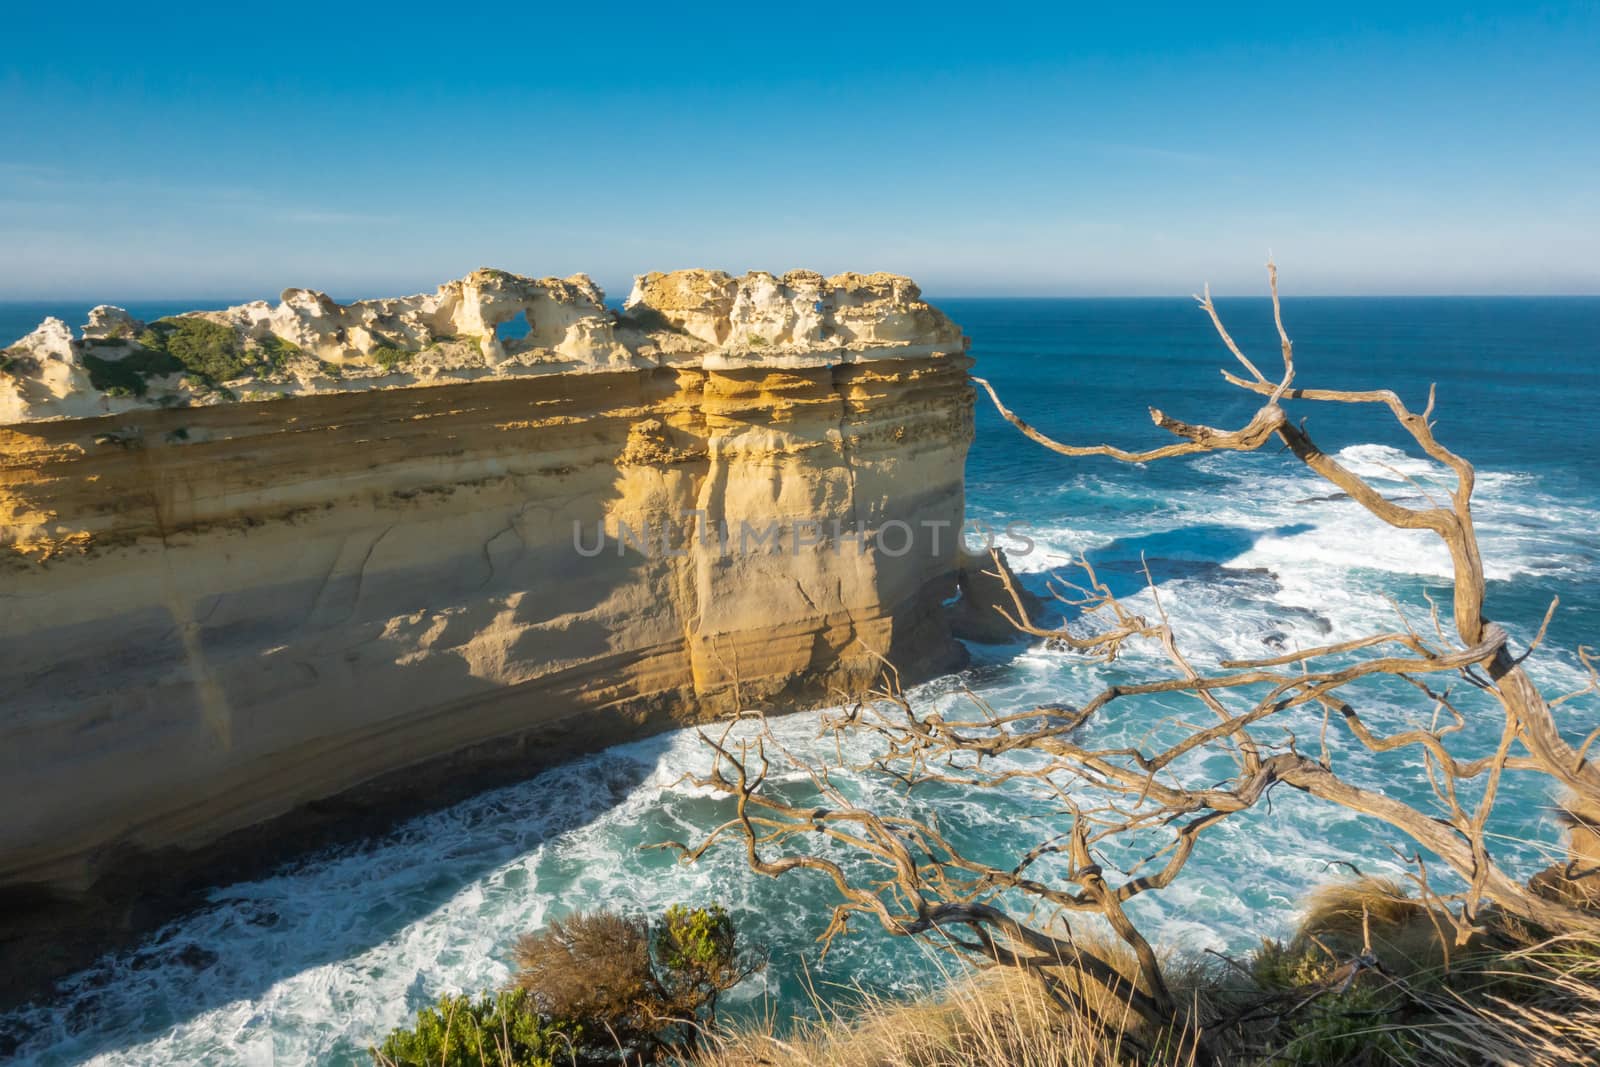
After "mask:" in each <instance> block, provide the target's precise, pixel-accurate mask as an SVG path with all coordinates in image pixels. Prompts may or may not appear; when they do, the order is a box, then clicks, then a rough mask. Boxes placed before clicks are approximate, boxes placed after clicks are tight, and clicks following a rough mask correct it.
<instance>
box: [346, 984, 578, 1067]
mask: <svg viewBox="0 0 1600 1067" xmlns="http://www.w3.org/2000/svg"><path fill="white" fill-rule="evenodd" d="M580 1036H581V1034H580V1032H579V1031H578V1030H577V1029H576V1028H573V1027H569V1026H566V1025H564V1024H558V1023H552V1022H548V1021H546V1020H545V1019H544V1018H542V1017H541V1016H540V1014H539V1013H538V1012H537V1011H535V1010H534V1006H533V998H532V997H531V996H530V995H529V994H528V993H527V992H526V991H525V990H521V989H513V990H509V991H506V992H501V993H496V994H493V995H489V994H484V995H483V996H481V997H479V998H478V999H477V1000H476V1001H474V1000H473V999H472V998H471V997H469V996H467V995H465V994H461V995H458V996H453V997H452V996H445V997H440V998H439V1003H438V1004H437V1005H435V1006H433V1007H431V1008H423V1009H422V1010H421V1011H419V1012H417V1025H416V1026H414V1027H401V1028H400V1029H398V1030H395V1031H394V1032H393V1033H391V1034H390V1035H389V1036H388V1037H386V1038H384V1039H383V1044H381V1045H379V1046H378V1047H376V1048H374V1049H371V1050H370V1051H371V1053H372V1058H373V1061H374V1062H375V1063H377V1064H378V1065H380V1067H557V1065H559V1064H570V1063H573V1062H574V1059H573V1055H572V1049H573V1042H574V1041H575V1040H576V1039H577V1038H578V1037H580Z"/></svg>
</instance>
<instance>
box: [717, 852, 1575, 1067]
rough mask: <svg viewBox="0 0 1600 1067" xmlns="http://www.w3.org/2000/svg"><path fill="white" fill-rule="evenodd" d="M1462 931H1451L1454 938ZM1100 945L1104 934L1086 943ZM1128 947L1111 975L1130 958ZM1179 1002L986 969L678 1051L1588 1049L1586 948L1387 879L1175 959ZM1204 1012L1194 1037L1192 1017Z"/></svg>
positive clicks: (1531, 1060)
mask: <svg viewBox="0 0 1600 1067" xmlns="http://www.w3.org/2000/svg"><path fill="white" fill-rule="evenodd" d="M1460 940H1464V943H1460V944H1458V943H1457V942H1458V941H1460ZM1099 947H1100V948H1101V949H1102V950H1105V949H1106V946H1104V945H1101V946H1099ZM1128 962H1129V964H1130V965H1129V966H1128V970H1127V973H1129V974H1132V973H1134V971H1133V968H1132V966H1131V961H1128ZM1169 973H1170V974H1171V976H1172V981H1173V984H1174V986H1175V990H1174V991H1175V992H1177V991H1179V990H1181V994H1182V997H1183V998H1184V999H1185V1000H1186V1001H1187V1003H1188V1005H1189V1012H1190V1018H1189V1019H1187V1020H1184V1021H1182V1022H1180V1023H1179V1024H1178V1025H1176V1026H1175V1027H1173V1028H1172V1029H1171V1030H1170V1031H1167V1032H1153V1031H1152V1029H1151V1028H1149V1027H1148V1026H1145V1025H1141V1023H1140V1021H1139V1020H1138V1018H1137V1017H1136V1016H1135V1015H1134V1014H1133V1013H1132V1012H1130V1011H1127V1010H1119V1005H1117V1004H1116V1003H1113V1002H1109V1001H1108V998H1104V997H1103V998H1101V999H1100V1001H1099V1002H1097V1003H1096V1004H1095V1005H1094V1012H1095V1014H1096V1015H1097V1016H1098V1018H1091V1017H1090V1016H1089V1015H1087V1014H1085V1013H1081V1012H1073V1013H1069V1012H1066V1011H1063V1010H1061V1009H1059V1008H1058V1007H1057V1006H1056V1005H1055V1004H1054V1003H1052V1002H1051V1001H1050V1000H1049V999H1048V998H1047V997H1046V996H1045V995H1044V994H1043V993H1042V992H1041V989H1040V987H1039V985H1038V984H1037V983H1035V982H1032V981H1031V980H1028V979H1027V978H1025V977H1023V976H1020V975H1017V974H1015V973H1011V974H1002V973H999V972H990V973H987V974H983V975H979V976H977V977H975V978H971V979H967V980H963V981H960V982H957V983H955V984H953V985H952V986H951V987H950V988H949V989H948V990H946V991H944V992H943V993H942V994H940V995H939V996H937V997H935V998H929V999H925V1000H921V1001H917V1002H911V1003H904V1002H896V1001H892V1000H886V999H883V998H877V997H865V996H863V997H859V998H857V1000H856V1002H855V1003H853V1004H852V1005H851V1006H850V1007H849V1008H844V1009H839V1008H835V1009H820V1011H819V1014H820V1019H819V1020H818V1021H812V1022H807V1023H804V1024H801V1025H800V1026H799V1028H798V1031H797V1032H793V1033H779V1032H778V1030H777V1029H776V1028H774V1027H771V1026H757V1027H751V1028H746V1029H743V1030H741V1031H738V1032H734V1033H724V1034H721V1035H719V1036H716V1037H714V1038H712V1039H711V1040H709V1041H707V1042H705V1043H704V1044H703V1046H702V1048H701V1049H699V1050H698V1051H697V1052H696V1053H695V1054H693V1055H691V1056H689V1057H688V1058H687V1060H686V1062H688V1063H692V1064H694V1065H695V1067H758V1065H759V1067H967V1065H972V1064H992V1065H1004V1067H1112V1065H1128V1064H1139V1065H1145V1064H1162V1065H1174V1067H1184V1065H1204V1064H1230V1065H1231V1064H1240V1065H1242V1064H1294V1065H1312V1064H1316V1065H1345V1064H1350V1065H1367V1064H1371V1065H1388V1064H1404V1065H1411V1064H1415V1065H1419V1067H1420V1065H1428V1067H1431V1065H1452V1064H1471V1065H1479V1064H1514V1065H1518V1067H1521V1065H1528V1067H1542V1065H1547V1064H1548V1065H1575V1064H1595V1063H1600V946H1596V945H1594V944H1585V943H1580V942H1575V941H1571V940H1542V939H1540V938H1538V937H1537V935H1535V934H1534V933H1533V932H1532V931H1529V930H1526V929H1523V928H1521V927H1519V926H1518V925H1517V924H1515V923H1512V922H1507V921H1506V920H1505V919H1503V918H1500V917H1495V916H1485V917H1484V918H1483V921H1481V922H1480V923H1479V924H1478V927H1477V928H1476V929H1475V930H1472V931H1466V932H1465V933H1463V934H1458V931H1457V930H1456V929H1455V928H1454V927H1453V926H1452V925H1451V923H1450V921H1449V919H1448V918H1446V917H1445V916H1444V915H1443V914H1442V913H1439V912H1436V911H1434V910H1433V909H1430V908H1427V907H1424V906H1423V905H1422V904H1420V903H1418V902H1417V901H1415V900H1412V899H1408V898H1406V897H1405V896H1403V895H1402V894H1401V893H1400V892H1399V891H1398V890H1397V888H1396V887H1395V886H1393V885H1391V884H1388V883H1383V882H1377V881H1363V882H1356V883H1349V884H1344V885H1336V886H1331V887H1327V888H1325V889H1323V890H1321V891H1320V892H1319V893H1317V894H1316V896H1315V897H1314V898H1313V899H1312V901H1311V902H1310V907H1309V910H1308V914H1307V917H1306V920H1305V922H1304V925H1303V926H1302V928H1301V930H1300V932H1299V933H1298V934H1297V935H1296V936H1295V937H1294V938H1293V939H1291V940H1290V941H1288V942H1264V943H1263V944H1262V946H1261V948H1260V949H1258V950H1257V951H1256V952H1255V953H1253V954H1251V955H1250V956H1249V957H1248V958H1245V959H1239V960H1230V959H1224V958H1222V957H1206V958H1205V959H1197V960H1192V961H1189V965H1188V966H1187V967H1185V966H1183V965H1182V964H1181V963H1179V962H1177V961H1175V962H1174V964H1173V965H1172V966H1171V968H1170V972H1169ZM1196 1020H1199V1021H1200V1022H1201V1023H1202V1025H1203V1028H1204V1032H1205V1038H1204V1041H1203V1042H1201V1041H1197V1040H1196V1033H1195V1029H1194V1026H1193V1023H1194V1022H1195V1021H1196Z"/></svg>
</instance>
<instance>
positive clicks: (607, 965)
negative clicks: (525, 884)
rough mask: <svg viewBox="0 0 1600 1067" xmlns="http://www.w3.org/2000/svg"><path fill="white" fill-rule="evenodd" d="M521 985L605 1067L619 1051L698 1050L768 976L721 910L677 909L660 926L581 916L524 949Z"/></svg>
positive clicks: (518, 956) (606, 915) (528, 938)
mask: <svg viewBox="0 0 1600 1067" xmlns="http://www.w3.org/2000/svg"><path fill="white" fill-rule="evenodd" d="M513 956H514V958H515V960H516V963H517V966H518V971H517V976H516V979H515V981H516V985H517V987H518V988H520V989H524V990H526V991H528V992H529V993H530V994H532V995H533V997H534V999H535V1001H536V1002H537V1004H538V1005H539V1009H540V1011H541V1012H543V1013H544V1014H545V1015H546V1017H548V1018H559V1019H566V1020H569V1021H571V1022H573V1023H575V1024H576V1025H578V1026H580V1027H581V1028H582V1029H583V1032H584V1033H586V1034H588V1035H589V1036H590V1038H591V1039H592V1040H594V1041H597V1042H599V1043H598V1044H597V1045H594V1046H591V1047H589V1048H588V1049H587V1050H586V1052H587V1054H588V1055H589V1056H591V1057H600V1060H601V1061H604V1060H605V1059H606V1058H607V1057H609V1056H611V1055H612V1054H614V1053H616V1052H617V1051H618V1050H619V1048H621V1049H626V1050H627V1051H628V1053H629V1054H630V1055H633V1056H636V1057H637V1056H644V1057H648V1056H651V1055H653V1054H654V1053H655V1052H656V1051H657V1050H659V1049H661V1048H664V1047H670V1046H684V1047H688V1046H692V1045H693V1044H694V1043H695V1040H696V1038H697V1036H698V1034H699V1032H700V1030H701V1029H702V1028H703V1027H706V1026H710V1025H712V1024H713V1023H714V1022H715V1018H716V1002H717V998H718V996H719V995H720V994H721V993H722V992H723V991H724V990H727V989H731V988H732V987H733V986H735V985H737V984H738V983H740V982H741V981H743V980H744V979H745V978H747V977H749V976H750V975H751V974H753V973H754V972H755V971H756V970H758V969H759V967H760V966H761V963H760V961H759V958H758V957H756V956H753V955H750V954H747V953H741V952H740V949H739V940H738V933H737V931H736V930H735V928H734V924H733V920H732V919H731V918H730V917H729V916H728V913H727V911H726V910H725V909H724V908H722V906H721V905H717V904H713V905H711V906H710V907H705V908H691V907H685V906H683V905H673V906H672V907H671V908H669V909H667V911H666V913H665V914H664V915H663V916H662V917H661V919H660V921H659V922H657V923H656V924H654V926H653V927H652V925H651V924H650V923H649V922H647V921H645V920H644V919H642V918H633V917H628V916H623V915H618V914H616V913H615V912H605V911H601V912H590V913H580V914H577V915H573V916H570V917H568V918H566V919H558V920H556V921H555V922H552V923H551V924H550V925H549V926H548V927H547V928H546V929H544V930H542V931H540V932H539V933H536V934H528V935H525V936H524V937H522V938H521V939H519V940H518V941H517V944H516V947H515V949H514V951H513Z"/></svg>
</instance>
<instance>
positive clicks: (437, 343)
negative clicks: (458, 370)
mask: <svg viewBox="0 0 1600 1067" xmlns="http://www.w3.org/2000/svg"><path fill="white" fill-rule="evenodd" d="M457 344H470V345H471V346H472V347H473V348H475V349H477V351H478V355H480V356H481V355H483V338H481V337H479V336H478V335H477V334H475V333H463V334H453V333H441V334H439V335H437V336H436V337H434V339H433V340H431V341H429V342H428V344H427V347H426V348H425V349H424V351H432V350H433V349H435V348H442V347H444V346H445V345H457Z"/></svg>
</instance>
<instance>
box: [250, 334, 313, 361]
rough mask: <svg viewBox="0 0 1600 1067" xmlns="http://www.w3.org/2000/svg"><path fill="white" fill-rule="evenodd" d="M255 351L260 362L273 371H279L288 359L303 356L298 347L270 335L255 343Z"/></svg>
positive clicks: (303, 351)
mask: <svg viewBox="0 0 1600 1067" xmlns="http://www.w3.org/2000/svg"><path fill="white" fill-rule="evenodd" d="M256 350H257V351H258V352H259V353H260V360H261V361H263V362H265V363H266V364H267V365H268V366H269V367H271V368H272V369H273V370H281V369H282V368H283V366H284V365H285V364H286V363H288V362H289V360H290V359H292V358H293V357H295V356H299V355H304V354H305V350H304V349H302V348H301V347H300V346H299V345H297V344H295V343H293V342H292V341H285V340H284V339H283V338H281V337H279V336H278V335H277V334H271V333H269V334H267V336H265V337H263V338H262V339H261V340H259V341H257V342H256Z"/></svg>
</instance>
